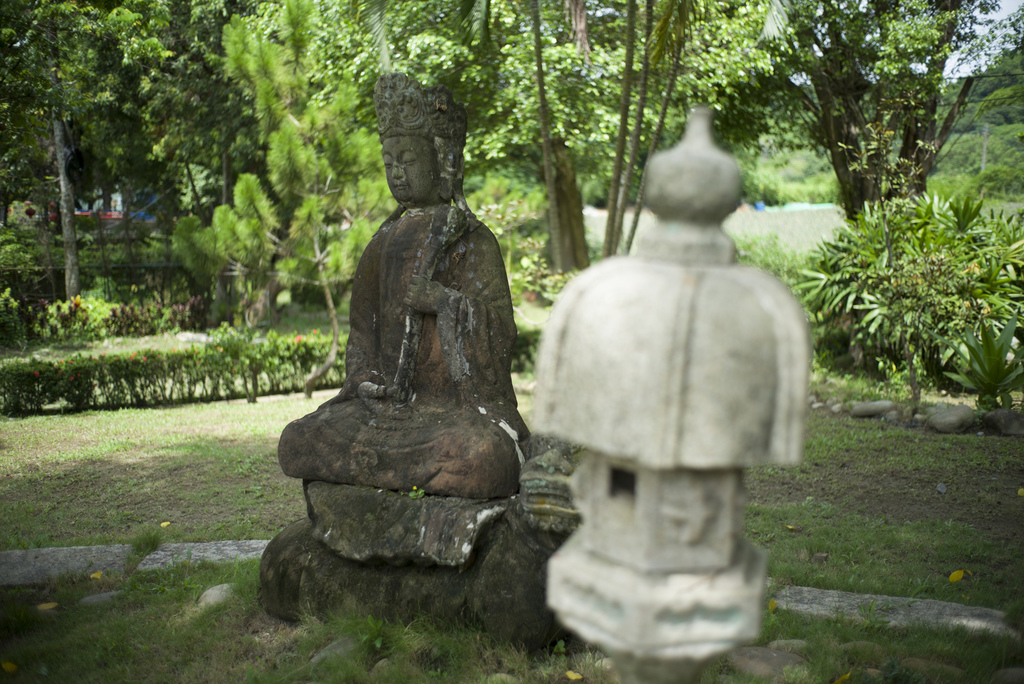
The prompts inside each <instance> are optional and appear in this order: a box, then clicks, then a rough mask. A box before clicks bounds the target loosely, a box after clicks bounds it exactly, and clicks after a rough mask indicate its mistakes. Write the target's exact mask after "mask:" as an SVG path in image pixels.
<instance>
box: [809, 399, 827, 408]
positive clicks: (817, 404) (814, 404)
mask: <svg viewBox="0 0 1024 684" xmlns="http://www.w3.org/2000/svg"><path fill="white" fill-rule="evenodd" d="M823 406H824V404H822V403H821V402H820V401H816V402H814V403H813V404H811V408H812V409H820V408H821V407H823Z"/></svg>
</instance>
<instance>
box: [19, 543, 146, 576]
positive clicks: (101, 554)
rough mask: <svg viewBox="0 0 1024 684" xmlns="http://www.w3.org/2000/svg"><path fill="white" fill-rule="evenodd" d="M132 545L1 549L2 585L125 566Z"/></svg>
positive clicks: (87, 573) (121, 568) (117, 568)
mask: <svg viewBox="0 0 1024 684" xmlns="http://www.w3.org/2000/svg"><path fill="white" fill-rule="evenodd" d="M131 549H132V547H131V546H129V545H128V544H115V545H111V546H67V547H63V548H44V549H25V550H17V551H2V552H0V586H17V585H21V584H36V583H39V582H45V581H46V580H49V579H53V578H55V577H60V576H61V575H65V574H79V573H81V574H86V575H91V574H92V573H94V572H96V571H97V570H103V571H104V572H108V571H111V570H118V571H120V570H124V563H125V559H126V558H128V552H129V551H131Z"/></svg>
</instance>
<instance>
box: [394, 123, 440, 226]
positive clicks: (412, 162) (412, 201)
mask: <svg viewBox="0 0 1024 684" xmlns="http://www.w3.org/2000/svg"><path fill="white" fill-rule="evenodd" d="M383 155H384V170H385V172H386V173H387V177H388V188H390V189H391V194H392V195H394V197H395V199H396V200H398V201H399V203H401V204H402V205H403V206H405V207H406V208H409V209H422V208H428V207H436V206H437V205H439V204H442V203H443V200H442V199H441V188H440V186H441V174H440V171H439V170H438V168H437V152H436V151H435V150H434V146H433V144H431V143H430V141H429V140H427V139H426V138H420V137H417V136H399V137H394V138H385V139H384V150H383Z"/></svg>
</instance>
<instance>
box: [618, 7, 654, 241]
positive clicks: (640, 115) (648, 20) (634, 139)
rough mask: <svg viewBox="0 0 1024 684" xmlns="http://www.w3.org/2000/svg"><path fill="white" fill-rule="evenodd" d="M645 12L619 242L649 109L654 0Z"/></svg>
mask: <svg viewBox="0 0 1024 684" xmlns="http://www.w3.org/2000/svg"><path fill="white" fill-rule="evenodd" d="M644 11H645V12H646V16H645V17H644V57H643V65H642V67H641V70H640V84H639V87H638V89H637V95H636V114H635V115H634V116H633V133H632V135H631V136H630V139H629V161H628V162H627V163H626V169H625V171H624V172H623V174H622V179H623V180H622V187H621V188H619V202H618V206H617V211H616V215H615V232H616V233H618V234H619V241H620V242H621V241H622V239H621V238H622V225H623V221H624V220H625V217H626V204H627V202H628V201H629V191H630V188H632V186H633V175H634V173H635V170H636V158H637V155H638V154H639V151H640V132H641V131H642V130H643V127H644V109H645V108H646V107H647V78H648V76H649V75H650V72H651V31H652V30H653V29H654V0H647V2H646V4H645V6H644ZM640 208H641V205H640V201H639V199H638V201H637V202H636V206H635V207H634V210H633V215H634V216H638V215H639V214H640ZM618 251H619V245H618V244H616V245H615V252H616V253H618Z"/></svg>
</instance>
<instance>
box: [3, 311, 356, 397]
mask: <svg viewBox="0 0 1024 684" xmlns="http://www.w3.org/2000/svg"><path fill="white" fill-rule="evenodd" d="M340 344H341V347H342V349H344V347H345V341H344V339H343V340H341V343H340ZM330 345H331V339H330V337H328V336H326V335H311V336H303V335H296V336H294V337H283V336H281V335H278V334H276V333H274V332H270V333H269V334H267V336H266V337H264V338H255V339H252V338H250V337H248V336H246V335H244V334H241V333H238V332H236V331H233V330H231V329H230V328H221V329H220V330H217V331H215V332H214V333H213V335H212V336H211V341H210V342H209V343H208V344H204V345H199V346H191V347H189V348H187V349H182V350H174V351H170V352H163V351H142V352H134V353H131V354H117V355H114V354H111V355H103V356H98V357H87V356H80V355H79V356H75V357H73V358H71V359H66V360H61V361H39V360H24V361H23V360H12V361H8V362H5V363H3V364H0V413H2V414H4V415H25V414H31V413H40V412H42V411H43V409H44V408H45V407H53V406H54V405H56V406H57V407H58V408H59V409H60V410H62V411H86V410H89V409H118V408H125V407H129V406H134V407H144V406H157V405H169V404H185V403H191V402H201V401H217V400H220V399H237V398H241V397H246V398H248V399H249V401H255V400H256V397H257V396H265V395H269V394H285V393H290V392H301V391H303V389H304V387H305V379H306V375H308V374H309V373H310V372H311V371H312V370H313V368H315V367H316V366H318V365H319V364H321V363H323V361H324V359H326V358H327V352H328V350H329V349H330ZM344 376H345V363H344V354H343V352H339V353H338V359H337V361H335V363H334V367H333V368H331V370H329V371H328V372H327V373H326V374H325V375H324V376H323V377H322V378H320V381H319V382H318V383H317V388H318V389H319V388H330V387H341V384H342V381H343V380H344Z"/></svg>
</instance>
